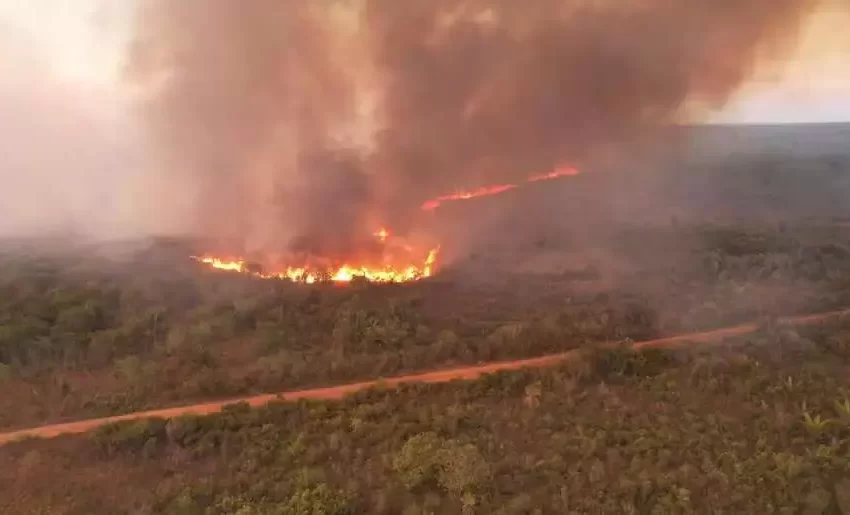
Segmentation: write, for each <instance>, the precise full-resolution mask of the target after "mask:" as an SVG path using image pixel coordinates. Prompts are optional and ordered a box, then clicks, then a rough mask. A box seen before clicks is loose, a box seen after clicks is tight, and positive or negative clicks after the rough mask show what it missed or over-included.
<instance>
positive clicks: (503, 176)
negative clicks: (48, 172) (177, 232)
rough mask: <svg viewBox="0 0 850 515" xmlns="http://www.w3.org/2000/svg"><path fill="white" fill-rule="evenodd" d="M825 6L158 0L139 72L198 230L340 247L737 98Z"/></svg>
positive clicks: (726, 0) (157, 135)
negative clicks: (466, 191)
mask: <svg viewBox="0 0 850 515" xmlns="http://www.w3.org/2000/svg"><path fill="white" fill-rule="evenodd" d="M816 3H817V0H714V1H711V2H707V1H705V0H617V1H613V0H610V1H605V0H598V1H593V2H588V1H585V0H582V1H578V0H537V1H535V2H533V3H530V4H525V3H521V2H516V1H514V0H489V1H483V0H467V1H461V0H406V1H403V2H402V1H398V0H361V1H355V0H350V1H342V0H339V1H328V2H295V1H280V0H253V1H251V2H237V1H234V0H182V1H179V2H175V1H173V0H142V2H141V8H140V12H139V16H138V20H137V24H136V33H135V40H134V44H133V50H132V54H131V56H130V66H129V69H128V77H129V80H130V81H131V83H132V84H134V85H135V86H137V87H138V88H139V91H140V92H141V93H142V95H143V97H144V98H143V101H142V102H141V105H140V106H139V107H140V113H141V114H142V116H143V117H144V121H145V123H146V124H147V127H148V128H149V129H150V130H151V134H152V137H153V139H154V142H155V145H156V148H157V149H158V151H159V157H160V158H161V163H162V166H164V167H165V168H166V169H168V170H169V171H170V173H172V174H174V176H175V177H179V178H180V180H181V181H184V183H185V184H188V185H190V191H192V193H193V194H192V195H186V196H187V198H190V199H191V202H192V210H191V213H192V218H191V224H192V225H193V227H194V228H195V230H196V231H198V232H199V233H200V234H203V235H207V236H211V237H215V238H220V239H228V240H234V239H235V240H238V241H241V242H242V243H243V244H244V246H245V250H248V251H265V252H267V253H269V252H284V251H287V250H298V251H305V252H316V253H318V252H330V253H340V254H342V253H345V252H348V251H350V250H351V249H352V248H354V247H356V246H357V245H358V242H359V241H360V238H361V236H360V235H363V234H369V232H370V231H372V230H374V229H375V228H376V227H377V226H378V224H391V225H392V226H393V227H394V228H396V229H399V230H402V231H404V230H407V229H409V228H410V227H411V226H413V225H415V224H416V223H417V222H418V221H419V220H418V218H419V217H421V216H423V215H422V214H421V213H420V212H419V206H420V204H421V203H422V201H424V200H427V199H428V198H431V197H434V196H437V195H440V194H443V193H445V192H446V190H449V191H451V190H453V189H455V188H462V187H471V186H477V185H480V184H486V183H490V182H502V181H514V180H517V179H521V178H524V177H526V176H527V175H528V174H530V173H539V172H546V171H548V170H551V169H552V168H553V167H555V166H557V165H560V164H564V163H580V162H582V161H583V160H585V159H588V158H590V157H592V156H593V154H594V152H596V151H597V150H599V149H600V148H606V147H609V146H611V145H612V144H613V145H629V144H634V143H635V142H639V141H640V140H641V139H643V138H645V137H647V136H648V135H651V134H653V133H654V132H653V130H652V129H653V128H657V127H659V126H662V125H665V124H668V123H671V122H674V121H676V120H677V119H680V117H681V115H682V112H681V109H682V106H683V105H684V104H685V102H686V101H697V102H699V103H700V104H702V105H704V106H708V107H720V106H722V105H723V104H724V103H725V102H726V101H727V100H728V99H729V98H730V95H732V94H733V93H734V92H735V91H736V89H737V88H738V86H739V85H740V84H741V83H742V82H743V81H744V80H745V79H746V78H747V77H748V76H749V75H750V74H751V72H752V71H753V69H754V67H755V65H756V64H757V63H758V62H759V61H760V60H762V59H768V58H769V59H781V57H782V56H783V55H785V53H787V52H788V51H790V50H793V48H794V47H795V45H796V38H797V35H798V32H799V29H800V27H801V25H802V22H803V21H804V19H805V18H806V17H807V15H808V14H810V12H811V11H812V10H813V8H814V7H815V4H816Z"/></svg>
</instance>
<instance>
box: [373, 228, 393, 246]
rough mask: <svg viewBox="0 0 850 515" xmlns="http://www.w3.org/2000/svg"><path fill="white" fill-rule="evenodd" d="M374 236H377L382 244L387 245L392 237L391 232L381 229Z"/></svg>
mask: <svg viewBox="0 0 850 515" xmlns="http://www.w3.org/2000/svg"><path fill="white" fill-rule="evenodd" d="M374 236H376V237H377V238H378V239H379V240H381V243H386V241H387V238H389V236H390V231H388V230H387V229H385V228H383V227H381V229H380V230H379V231H378V232H376V233H375V234H374Z"/></svg>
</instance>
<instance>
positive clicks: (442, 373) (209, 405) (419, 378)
mask: <svg viewBox="0 0 850 515" xmlns="http://www.w3.org/2000/svg"><path fill="white" fill-rule="evenodd" d="M843 315H850V309H844V310H840V311H830V312H827V313H818V314H814V315H803V316H795V317H783V318H780V319H779V321H780V322H781V323H785V324H792V325H797V326H800V325H811V324H816V323H819V322H824V321H827V320H829V319H832V318H836V317H840V316H843ZM758 327H759V324H756V323H749V324H742V325H736V326H732V327H725V328H722V329H716V330H713V331H705V332H700V333H690V334H684V335H680V336H671V337H667V338H658V339H655V340H646V341H642V342H637V343H635V344H633V345H632V348H634V349H646V348H653V347H657V348H661V347H676V346H679V345H682V344H686V343H711V342H717V341H721V340H722V339H724V338H728V337H730V336H740V335H744V334H749V333H752V332H754V331H756V330H757V329H758ZM579 352H580V350H573V351H568V352H564V353H560V354H550V355H547V356H541V357H538V358H529V359H520V360H514V361H501V362H494V363H488V364H484V365H478V366H470V367H462V368H452V369H447V370H437V371H433V372H426V373H421V374H412V375H406V376H399V377H393V378H388V379H381V380H372V381H362V382H358V383H349V384H345V385H340V386H331V387H327V388H312V389H309V390H298V391H291V392H283V393H277V394H265V395H255V396H253V397H243V398H236V399H229V400H223V401H214V402H205V403H202V404H193V405H191V406H179V407H173V408H166V409H158V410H150V411H137V412H135V413H127V414H125V415H117V416H113V417H104V418H96V419H89V420H81V421H78V422H68V423H64V424H52V425H47V426H41V427H34V428H30V429H22V430H18V431H11V432H8V433H2V434H0V445H5V444H7V443H11V442H14V441H16V440H20V439H24V438H53V437H56V436H59V435H64V434H79V433H86V432H90V431H92V430H94V429H97V428H98V427H101V426H104V425H107V424H111V423H114V422H120V421H126V420H139V419H146V418H164V419H169V418H175V417H179V416H181V415H208V414H212V413H217V412H220V411H221V410H222V408H224V407H225V406H227V405H230V404H234V403H237V402H240V403H247V404H248V405H249V406H252V407H258V406H263V405H265V404H268V403H270V402H272V401H296V400H299V399H322V400H335V399H341V398H343V397H345V396H347V395H350V394H352V393H355V392H360V391H363V390H367V389H369V388H372V387H375V386H379V385H381V386H385V387H395V386H398V385H400V384H402V383H446V382H449V381H456V380H472V379H476V378H478V377H480V376H482V375H484V374H491V373H494V372H502V371H507V370H517V369H523V368H541V367H546V366H552V365H556V364H558V363H562V362H564V361H566V360H568V359H570V358H574V357H577V356H578V353H579Z"/></svg>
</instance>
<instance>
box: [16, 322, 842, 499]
mask: <svg viewBox="0 0 850 515" xmlns="http://www.w3.org/2000/svg"><path fill="white" fill-rule="evenodd" d="M848 342H850V325H848V323H847V321H846V320H845V321H843V322H840V323H838V324H837V325H829V326H820V327H815V328H810V329H806V330H805V331H803V332H800V333H798V332H796V331H795V330H794V329H792V328H788V327H777V326H771V327H766V328H765V329H763V330H762V331H760V332H759V333H758V334H756V335H754V336H750V337H748V338H743V339H736V340H730V341H727V342H726V344H725V345H723V346H722V347H721V348H713V349H711V350H710V351H707V350H703V351H699V350H696V348H692V349H691V350H688V351H676V352H672V351H661V350H652V351H644V352H638V353H635V352H633V351H628V350H625V349H624V350H616V349H615V350H607V351H588V352H587V353H586V354H585V356H584V358H583V359H582V360H580V361H577V362H573V363H569V364H566V365H564V366H562V367H560V368H555V369H546V370H540V371H528V372H519V373H518V372H514V373H509V374H500V375H493V376H488V377H485V378H484V379H481V380H478V381H475V382H472V383H452V384H445V385H432V386H422V385H418V386H407V387H403V388H402V389H400V390H393V391H385V390H381V389H376V390H373V391H369V392H366V393H363V394H358V395H356V396H354V397H351V398H349V399H347V400H346V401H343V402H318V401H311V402H301V403H298V404H274V405H270V406H268V407H266V408H262V409H258V410H250V409H248V408H246V407H242V406H239V405H233V406H232V407H230V408H229V409H227V410H225V412H223V413H221V414H217V415H213V416H208V417H185V418H180V419H175V420H171V421H163V420H149V421H141V422H132V423H123V424H118V425H114V426H108V427H104V428H102V429H101V430H99V431H98V432H97V433H95V434H92V435H90V436H87V437H63V438H59V439H56V440H50V441H28V442H21V443H17V444H14V445H11V446H7V447H4V448H2V449H0V463H2V467H0V484H3V485H8V486H9V490H7V491H6V493H4V494H3V495H2V496H0V511H2V512H3V513H69V514H70V513H80V514H88V513H167V514H175V515H176V514H180V515H188V514H207V513H208V514H234V515H235V514H240V515H248V514H261V513H262V514H298V513H317V514H318V513H327V514H343V513H388V514H389V513H406V514H421V513H434V514H436V513H505V514H507V513H517V514H519V513H576V514H581V513H627V514H628V513H634V514H638V513H659V514H660V513H665V514H667V513H694V512H699V513H730V514H731V513H789V514H790V513H836V514H839V513H847V511H846V510H848V509H850V404H848V403H849V402H850V400H849V399H850V375H848V374H847V371H848V363H850V344H848ZM69 471H73V473H69ZM60 477H61V478H62V480H61V481H57V480H56V478H60ZM841 510H845V511H841Z"/></svg>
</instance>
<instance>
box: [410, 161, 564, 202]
mask: <svg viewBox="0 0 850 515" xmlns="http://www.w3.org/2000/svg"><path fill="white" fill-rule="evenodd" d="M578 174H579V171H578V170H577V169H575V168H573V167H570V166H562V167H560V168H556V169H555V170H553V171H551V172H548V173H543V174H536V175H531V176H529V177H528V179H526V180H525V182H526V183H532V182H541V181H550V180H552V179H558V178H561V177H567V176H572V175H578ZM519 186H520V184H497V185H494V186H482V187H480V188H476V189H474V190H470V191H460V192H457V193H452V194H451V195H441V196H439V197H436V198H433V199H431V200H428V201H427V202H425V203H423V204H422V206H421V209H422V210H423V211H433V210H434V209H437V208H438V207H440V205H441V204H442V203H443V202H450V201H453V200H467V199H471V198H477V197H489V196H491V195H498V194H500V193H504V192H506V191H509V190H512V189H515V188H518V187H519Z"/></svg>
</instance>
